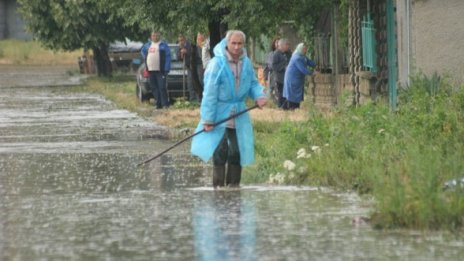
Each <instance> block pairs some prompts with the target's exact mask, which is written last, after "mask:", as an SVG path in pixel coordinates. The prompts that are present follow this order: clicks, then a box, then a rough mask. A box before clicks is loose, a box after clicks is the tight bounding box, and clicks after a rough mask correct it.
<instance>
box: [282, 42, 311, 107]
mask: <svg viewBox="0 0 464 261" xmlns="http://www.w3.org/2000/svg"><path fill="white" fill-rule="evenodd" d="M307 51H308V47H307V46H306V45H305V44H304V43H300V44H298V45H297V47H296V49H295V52H293V55H292V58H291V59H290V63H289V64H288V68H287V71H286V72H285V83H284V93H283V96H284V98H285V99H286V102H285V105H284V107H283V109H285V110H294V109H297V108H300V103H301V101H303V99H304V83H305V76H306V75H311V74H312V71H311V70H309V69H308V67H316V63H315V62H314V61H312V60H310V59H309V58H308V57H306V52H307Z"/></svg>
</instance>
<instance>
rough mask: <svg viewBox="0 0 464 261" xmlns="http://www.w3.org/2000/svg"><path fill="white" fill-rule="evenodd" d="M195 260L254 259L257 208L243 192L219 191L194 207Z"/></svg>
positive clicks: (210, 194)
mask: <svg viewBox="0 0 464 261" xmlns="http://www.w3.org/2000/svg"><path fill="white" fill-rule="evenodd" d="M193 226H194V234H195V243H194V244H195V256H196V260H203V261H210V260H255V259H256V256H255V247H256V208H255V205H254V203H253V202H251V201H249V200H246V199H245V198H243V197H242V196H241V192H240V190H234V191H228V190H218V191H213V192H212V193H208V194H207V195H205V197H204V198H203V199H201V201H200V202H199V203H198V204H197V205H195V208H194V216H193Z"/></svg>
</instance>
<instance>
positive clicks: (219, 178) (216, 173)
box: [213, 165, 226, 188]
mask: <svg viewBox="0 0 464 261" xmlns="http://www.w3.org/2000/svg"><path fill="white" fill-rule="evenodd" d="M225 175H226V166H225V165H215V166H213V187H214V188H217V187H224V178H225Z"/></svg>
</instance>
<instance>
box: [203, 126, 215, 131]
mask: <svg viewBox="0 0 464 261" xmlns="http://www.w3.org/2000/svg"><path fill="white" fill-rule="evenodd" d="M213 128H214V126H213V124H203V129H204V130H205V132H208V131H211V130H212V129H213Z"/></svg>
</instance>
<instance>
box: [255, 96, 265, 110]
mask: <svg viewBox="0 0 464 261" xmlns="http://www.w3.org/2000/svg"><path fill="white" fill-rule="evenodd" d="M266 103H267V98H266V97H260V98H258V99H257V100H256V104H257V105H258V106H259V108H260V109H262V108H263V107H264V105H266Z"/></svg>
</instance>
